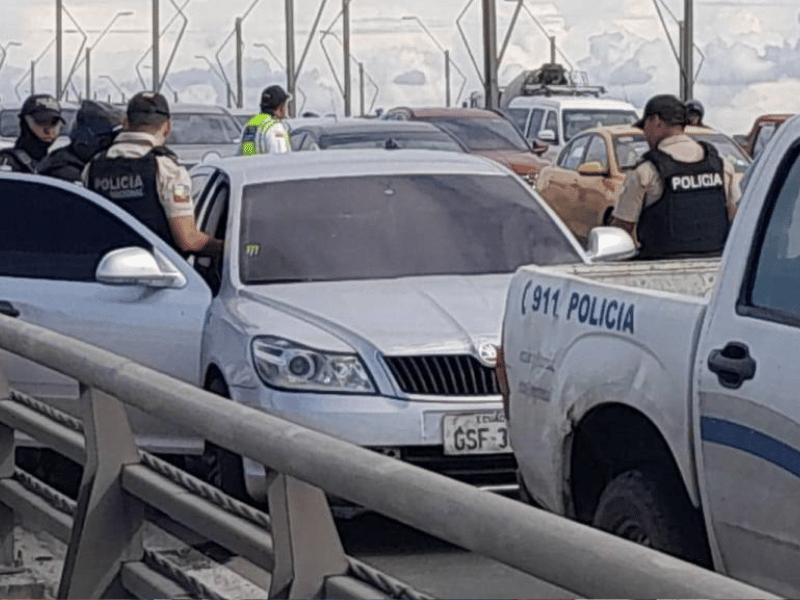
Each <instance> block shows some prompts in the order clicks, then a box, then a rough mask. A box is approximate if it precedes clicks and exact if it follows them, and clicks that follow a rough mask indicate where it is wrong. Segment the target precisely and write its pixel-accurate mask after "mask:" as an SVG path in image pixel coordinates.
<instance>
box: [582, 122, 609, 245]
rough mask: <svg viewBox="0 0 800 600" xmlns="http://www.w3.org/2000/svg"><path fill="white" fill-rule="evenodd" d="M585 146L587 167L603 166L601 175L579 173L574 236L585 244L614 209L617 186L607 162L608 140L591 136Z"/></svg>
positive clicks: (598, 135)
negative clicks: (612, 208) (607, 212)
mask: <svg viewBox="0 0 800 600" xmlns="http://www.w3.org/2000/svg"><path fill="white" fill-rule="evenodd" d="M588 137H589V142H588V144H587V146H586V154H585V155H584V157H583V162H582V163H581V164H585V163H588V162H596V163H599V164H600V167H601V173H599V174H592V175H582V174H580V173H578V175H577V177H578V186H579V190H580V191H579V194H578V203H577V206H576V207H575V213H576V222H575V230H574V231H575V235H577V236H578V237H579V238H581V239H582V240H584V241H585V240H587V239H588V238H589V232H590V231H591V230H592V229H593V228H595V227H597V226H598V225H602V224H603V214H604V213H605V211H606V209H608V208H609V207H613V206H614V191H615V187H616V186H615V185H614V183H613V181H612V180H611V178H610V171H609V169H610V165H609V158H608V145H607V142H606V139H605V138H604V137H603V136H602V135H600V134H597V133H595V134H592V135H590V136H588Z"/></svg>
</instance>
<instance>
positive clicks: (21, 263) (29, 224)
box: [0, 179, 150, 281]
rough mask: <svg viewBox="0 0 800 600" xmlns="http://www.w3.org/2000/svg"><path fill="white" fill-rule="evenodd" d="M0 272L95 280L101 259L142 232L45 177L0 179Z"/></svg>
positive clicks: (136, 241) (139, 242)
mask: <svg viewBox="0 0 800 600" xmlns="http://www.w3.org/2000/svg"><path fill="white" fill-rule="evenodd" d="M0 212H2V215H3V218H2V219H0V276H8V277H26V278H31V279H57V280H66V281H94V280H95V270H96V269H97V265H98V263H99V262H100V259H101V258H102V257H103V256H104V255H105V254H106V253H107V252H109V251H110V250H114V249H116V248H123V247H126V246H139V247H143V248H149V247H150V244H148V243H147V242H146V240H145V239H144V238H142V237H141V236H140V235H139V234H138V233H136V232H135V231H134V230H133V229H131V228H130V227H129V226H128V225H126V224H125V223H123V222H122V221H121V220H120V219H118V218H117V217H115V216H114V215H112V214H110V213H108V212H106V211H105V210H103V209H102V208H101V207H99V206H98V205H96V204H94V203H93V202H91V201H90V200H88V199H86V198H84V197H83V196H80V195H78V194H74V193H71V192H68V191H66V190H63V189H61V188H57V187H53V186H49V185H46V184H42V183H33V182H29V181H12V180H7V179H6V180H0Z"/></svg>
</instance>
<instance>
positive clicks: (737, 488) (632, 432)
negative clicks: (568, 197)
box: [500, 117, 800, 597]
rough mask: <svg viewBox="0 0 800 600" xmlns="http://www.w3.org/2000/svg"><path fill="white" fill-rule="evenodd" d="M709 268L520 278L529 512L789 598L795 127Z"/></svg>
mask: <svg viewBox="0 0 800 600" xmlns="http://www.w3.org/2000/svg"><path fill="white" fill-rule="evenodd" d="M763 159H764V160H761V161H759V164H758V165H757V166H756V167H755V172H754V174H753V179H752V183H751V185H750V186H749V187H748V188H747V190H746V192H745V194H744V197H743V199H742V201H741V204H740V206H739V211H738V214H737V218H736V219H735V222H734V224H733V226H732V229H731V232H730V235H729V238H728V240H729V242H728V244H727V247H726V248H725V251H724V254H723V256H722V261H721V262H719V261H718V260H716V261H713V260H696V261H688V260H683V261H659V262H640V263H628V264H617V265H592V266H575V267H536V266H526V267H522V268H520V269H519V270H518V271H517V272H516V274H515V275H514V277H513V279H512V282H511V285H510V288H509V294H508V297H507V303H506V312H505V319H504V324H503V334H502V353H501V354H502V356H503V360H504V362H505V369H504V370H502V367H501V372H500V375H501V380H502V378H503V376H504V375H505V378H506V379H507V381H506V385H504V386H503V387H505V388H506V390H505V391H506V398H505V400H506V406H505V408H506V412H507V415H508V418H509V424H508V426H509V438H510V441H511V445H512V447H513V449H514V452H515V454H516V457H517V460H518V463H519V475H520V481H521V483H522V484H523V485H524V488H525V490H526V492H527V495H528V497H529V499H530V500H531V501H532V502H533V503H536V504H538V505H540V506H542V507H544V508H546V509H549V510H551V511H553V512H556V513H559V514H562V515H567V516H570V517H571V518H574V519H577V520H579V521H582V522H584V523H588V524H592V525H594V526H596V527H599V528H601V529H604V530H607V531H611V532H613V533H616V534H618V535H620V536H622V537H625V538H628V539H631V540H634V541H637V542H640V543H643V544H646V545H649V546H652V547H655V548H657V549H660V550H663V551H666V552H669V553H671V554H674V555H678V556H681V557H684V558H687V559H689V560H693V561H695V562H698V563H700V564H704V565H706V566H709V567H713V568H715V569H716V570H718V571H720V572H723V573H725V574H727V575H729V576H732V577H735V578H738V579H741V580H745V581H747V582H750V583H753V584H755V585H758V586H761V587H764V588H766V589H770V590H773V591H775V592H777V593H779V594H781V595H787V596H789V597H797V596H798V595H800V569H798V568H797V567H798V565H800V368H798V365H799V364H800V354H798V348H800V118H797V117H795V118H794V119H792V120H791V121H788V122H787V123H786V124H785V125H784V126H783V127H781V129H780V130H779V131H778V132H777V134H776V136H775V139H774V140H773V143H772V144H770V146H769V147H768V148H767V149H766V150H765V155H764V157H763Z"/></svg>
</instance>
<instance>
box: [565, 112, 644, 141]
mask: <svg viewBox="0 0 800 600" xmlns="http://www.w3.org/2000/svg"><path fill="white" fill-rule="evenodd" d="M562 118H563V120H564V123H563V125H564V140H565V141H566V140H569V139H570V138H572V136H574V135H576V134H578V133H580V132H581V131H584V130H585V129H591V128H593V127H604V126H609V125H633V124H634V123H636V121H637V120H638V119H639V117H637V116H636V112H635V111H632V110H594V109H588V108H582V109H568V110H564V111H563V113H562Z"/></svg>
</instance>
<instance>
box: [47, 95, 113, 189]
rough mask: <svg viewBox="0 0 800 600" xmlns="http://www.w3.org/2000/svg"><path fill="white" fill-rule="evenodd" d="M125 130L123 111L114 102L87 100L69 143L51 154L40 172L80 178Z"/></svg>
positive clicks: (84, 102)
mask: <svg viewBox="0 0 800 600" xmlns="http://www.w3.org/2000/svg"><path fill="white" fill-rule="evenodd" d="M121 130H122V111H121V110H120V109H118V108H116V107H114V106H112V105H111V104H106V103H105V102H97V101H95V100H84V101H83V102H82V103H81V108H80V110H78V114H77V115H76V117H75V127H74V128H73V129H72V131H71V132H70V134H69V137H70V144H69V146H65V147H64V148H59V149H58V150H56V151H55V152H51V153H50V154H48V155H47V156H46V157H45V158H44V160H42V162H41V163H40V164H39V169H38V173H39V174H40V175H47V176H49V177H56V178H58V179H64V180H65V181H73V182H80V181H81V178H82V172H83V169H84V167H85V166H86V163H87V162H89V160H90V159H91V158H92V157H93V156H94V155H95V154H97V153H98V152H103V151H104V150H107V149H108V148H109V146H111V144H112V143H113V142H114V138H115V137H116V135H117V134H118V133H119V132H120V131H121Z"/></svg>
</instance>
